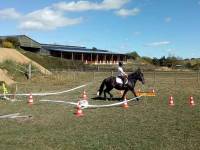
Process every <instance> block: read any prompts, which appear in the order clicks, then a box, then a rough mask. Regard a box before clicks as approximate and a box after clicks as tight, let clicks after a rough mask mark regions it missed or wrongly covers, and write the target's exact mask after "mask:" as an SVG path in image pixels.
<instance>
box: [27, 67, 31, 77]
mask: <svg viewBox="0 0 200 150" xmlns="http://www.w3.org/2000/svg"><path fill="white" fill-rule="evenodd" d="M28 79H31V64H29V65H28Z"/></svg>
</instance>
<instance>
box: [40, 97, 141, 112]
mask: <svg viewBox="0 0 200 150" xmlns="http://www.w3.org/2000/svg"><path fill="white" fill-rule="evenodd" d="M140 97H142V96H138V97H134V98H132V99H129V100H126V101H122V102H118V103H113V104H108V105H83V106H81V108H82V109H84V108H105V107H113V106H119V105H122V104H123V103H125V102H130V101H133V100H135V99H137V98H140ZM40 101H41V102H52V103H64V104H71V105H76V106H77V105H78V102H77V103H74V102H66V101H59V100H40Z"/></svg>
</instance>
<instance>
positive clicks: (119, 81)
mask: <svg viewBox="0 0 200 150" xmlns="http://www.w3.org/2000/svg"><path fill="white" fill-rule="evenodd" d="M116 82H117V83H118V84H123V81H122V79H121V78H119V77H116ZM127 83H128V80H126V82H125V84H127Z"/></svg>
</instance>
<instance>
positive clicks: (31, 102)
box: [28, 93, 33, 104]
mask: <svg viewBox="0 0 200 150" xmlns="http://www.w3.org/2000/svg"><path fill="white" fill-rule="evenodd" d="M28 103H29V104H33V95H32V93H30V95H29V99H28Z"/></svg>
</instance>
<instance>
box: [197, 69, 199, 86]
mask: <svg viewBox="0 0 200 150" xmlns="http://www.w3.org/2000/svg"><path fill="white" fill-rule="evenodd" d="M197 83H199V70H198V72H197Z"/></svg>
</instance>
